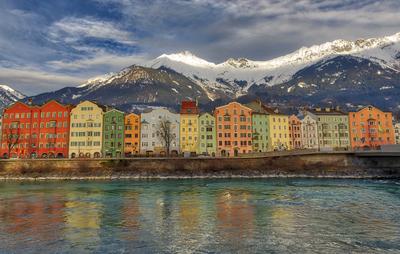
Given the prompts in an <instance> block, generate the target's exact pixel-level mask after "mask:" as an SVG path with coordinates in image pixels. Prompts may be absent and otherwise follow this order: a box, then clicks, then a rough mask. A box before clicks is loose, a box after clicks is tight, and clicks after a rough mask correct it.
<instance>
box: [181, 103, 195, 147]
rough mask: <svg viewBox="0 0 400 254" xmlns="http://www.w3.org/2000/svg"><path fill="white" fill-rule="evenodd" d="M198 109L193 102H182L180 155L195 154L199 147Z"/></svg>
mask: <svg viewBox="0 0 400 254" xmlns="http://www.w3.org/2000/svg"><path fill="white" fill-rule="evenodd" d="M198 118H199V109H198V107H197V102H195V101H182V104H181V112H180V125H179V126H180V127H179V129H180V134H179V146H180V151H181V152H182V153H190V154H196V153H197V152H198V147H199V139H198V135H199V130H198V128H199V126H198Z"/></svg>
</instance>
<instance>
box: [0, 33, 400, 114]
mask: <svg viewBox="0 0 400 254" xmlns="http://www.w3.org/2000/svg"><path fill="white" fill-rule="evenodd" d="M399 95H400V33H397V34H394V35H391V36H386V37H380V38H370V39H359V40H355V41H346V40H335V41H332V42H327V43H324V44H321V45H314V46H311V47H303V48H300V49H299V50H297V51H295V52H293V53H291V54H288V55H285V56H282V57H278V58H275V59H272V60H268V61H252V60H249V59H246V58H239V59H233V58H231V59H228V60H227V61H225V62H222V63H218V64H216V63H213V62H209V61H206V60H204V59H201V58H199V57H197V56H195V55H194V54H192V53H190V52H188V51H184V52H180V53H176V54H163V55H161V56H159V57H157V58H155V59H153V60H150V61H146V62H143V63H141V64H139V65H133V66H130V67H127V68H125V69H123V70H121V71H120V72H118V73H110V74H107V75H104V76H101V77H96V78H92V79H90V80H88V81H87V82H85V83H84V84H81V85H79V86H77V87H66V88H63V89H60V90H57V91H54V92H48V93H43V94H39V95H36V96H33V97H30V98H31V99H32V100H33V101H34V102H35V103H43V102H45V101H47V100H49V99H59V100H61V101H62V102H64V103H78V102H79V101H81V100H86V99H90V100H95V101H97V102H99V103H104V104H108V105H112V106H115V107H118V108H120V109H123V110H129V111H131V110H134V109H138V108H141V107H144V106H167V107H176V106H177V105H178V104H179V103H180V101H181V100H183V99H197V100H198V101H199V103H200V105H201V106H202V107H203V108H207V109H208V108H212V107H214V106H217V105H220V104H222V103H225V102H227V101H230V100H239V101H243V102H246V101H248V100H251V99H254V98H260V99H261V100H263V101H265V102H267V103H270V104H274V105H281V106H282V105H285V106H287V107H289V108H290V107H295V106H315V105H321V106H325V105H326V106H331V105H335V106H336V105H340V106H342V107H345V108H347V109H355V108H357V107H358V106H360V105H366V104H374V105H376V106H378V107H382V108H383V109H386V110H392V111H395V112H399V111H400V102H399V100H398V98H399ZM0 96H1V95H0ZM26 99H27V98H26ZM26 99H25V100H26Z"/></svg>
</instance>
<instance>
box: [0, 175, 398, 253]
mask: <svg viewBox="0 0 400 254" xmlns="http://www.w3.org/2000/svg"><path fill="white" fill-rule="evenodd" d="M0 204H1V205H0V253H15V252H17V253H21V252H23V253H30V252H32V253H54V252H57V253H85V252H86V253H93V252H102V253H104V252H117V253H121V252H137V253H160V252H166V253H195V252H217V253H232V252H235V253H266V252H275V253H282V252H284V253H299V252H309V251H310V250H312V251H315V252H320V253H338V252H339V253H340V252H341V253H343V252H360V253H370V252H377V253H378V252H379V253H385V252H388V253H390V252H393V253H394V252H400V185H399V184H398V183H397V182H395V181H389V182H377V181H357V180H351V181H350V180H293V181H292V182H282V181H281V180H185V181H183V180H180V181H178V180H176V181H175V180H174V181H172V180H169V181H126V182H52V183H44V182H41V183H12V182H8V183H6V182H3V183H0Z"/></svg>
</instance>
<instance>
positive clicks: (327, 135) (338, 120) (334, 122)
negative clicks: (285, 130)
mask: <svg viewBox="0 0 400 254" xmlns="http://www.w3.org/2000/svg"><path fill="white" fill-rule="evenodd" d="M308 113H309V114H311V116H313V117H314V118H315V119H317V124H318V127H317V128H318V140H319V144H318V148H319V149H320V150H348V149H349V148H350V135H349V116H348V114H347V113H345V112H342V111H340V109H339V108H316V109H314V110H310V111H308Z"/></svg>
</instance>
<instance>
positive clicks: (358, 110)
mask: <svg viewBox="0 0 400 254" xmlns="http://www.w3.org/2000/svg"><path fill="white" fill-rule="evenodd" d="M369 107H373V108H375V109H377V110H379V111H381V112H383V113H392V112H390V111H383V110H381V109H380V108H377V107H375V106H373V105H367V106H365V107H362V108H359V109H357V111H355V112H360V111H361V110H364V109H366V108H369ZM349 113H354V111H350V112H349Z"/></svg>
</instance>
